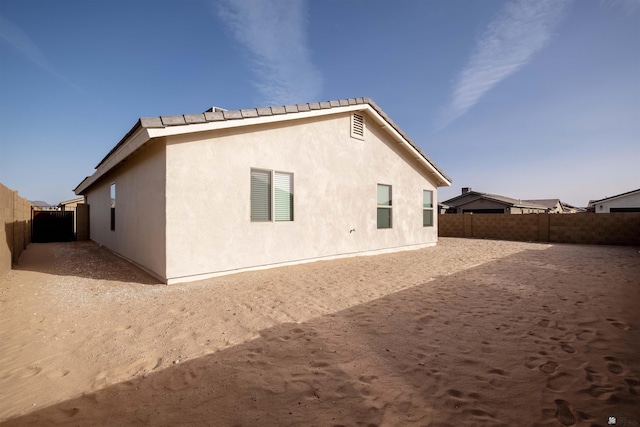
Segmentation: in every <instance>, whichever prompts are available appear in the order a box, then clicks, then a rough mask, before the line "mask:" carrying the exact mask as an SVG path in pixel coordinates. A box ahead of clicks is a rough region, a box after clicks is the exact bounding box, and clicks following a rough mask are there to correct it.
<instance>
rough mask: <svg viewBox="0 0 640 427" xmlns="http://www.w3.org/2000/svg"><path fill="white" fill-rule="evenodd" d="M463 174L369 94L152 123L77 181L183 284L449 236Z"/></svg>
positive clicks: (153, 269) (99, 232)
mask: <svg viewBox="0 0 640 427" xmlns="http://www.w3.org/2000/svg"><path fill="white" fill-rule="evenodd" d="M450 184H451V179H450V178H449V177H448V176H447V175H446V174H445V173H444V172H443V171H442V170H441V169H440V168H439V167H438V166H437V165H436V164H435V163H434V162H433V161H432V160H431V159H430V158H429V157H428V156H427V155H426V154H425V153H424V152H422V150H420V148H419V147H418V146H417V145H416V144H415V143H414V142H413V141H411V139H410V138H409V137H408V136H407V135H406V134H405V133H404V132H403V131H402V130H401V129H400V128H399V127H398V126H397V125H396V124H395V123H394V122H393V121H392V120H391V119H390V118H389V117H388V116H387V115H386V114H385V113H384V112H383V111H382V110H381V109H380V108H379V107H378V106H377V105H376V104H375V103H374V102H373V101H372V100H370V99H368V98H351V99H345V100H339V101H329V102H320V103H308V104H296V105H288V106H282V107H268V108H257V109H256V108H254V109H246V110H231V111H227V110H223V109H220V108H217V107H214V108H211V109H210V110H208V111H206V112H204V113H202V114H185V115H182V116H162V117H155V118H142V119H140V120H138V122H137V123H136V124H135V125H134V126H133V128H132V129H131V130H130V131H129V132H128V133H127V134H126V135H125V136H124V138H123V139H122V140H121V141H120V142H119V143H118V144H116V146H115V147H114V148H113V149H112V150H111V151H110V152H109V153H108V154H107V156H106V157H105V158H104V159H103V160H102V161H101V162H100V163H99V164H98V165H97V166H96V170H95V172H94V173H93V175H91V176H90V177H87V178H85V179H84V180H83V181H82V182H81V183H80V184H79V185H78V186H77V187H76V189H75V193H76V194H77V195H83V196H84V197H85V200H86V203H87V204H88V205H89V222H90V229H89V234H90V238H91V240H93V241H95V242H97V243H99V244H101V245H104V246H105V247H107V248H108V249H110V250H112V251H113V252H115V253H117V254H119V255H120V256H122V257H124V258H126V259H129V260H130V261H132V262H134V263H136V264H137V265H139V266H141V267H142V268H144V269H145V270H146V271H148V272H149V273H150V274H152V275H154V276H155V277H157V278H158V279H160V280H161V281H163V282H165V283H168V284H171V283H179V282H186V281H191V280H200V279H204V278H208V277H213V276H218V275H222V274H228V273H234V272H239V271H246V270H253V269H260V268H268V267H273V266H280V265H287V264H295V263H302V262H308V261H314V260H319V259H331V258H338V257H345V256H353V255H365V254H377V253H383V252H389V251H399V250H406V249H417V248H422V247H426V246H432V245H435V244H436V242H437V238H438V236H437V230H438V227H437V220H438V219H437V212H436V213H435V214H434V207H435V206H437V203H438V197H437V190H438V187H442V186H449V185H450Z"/></svg>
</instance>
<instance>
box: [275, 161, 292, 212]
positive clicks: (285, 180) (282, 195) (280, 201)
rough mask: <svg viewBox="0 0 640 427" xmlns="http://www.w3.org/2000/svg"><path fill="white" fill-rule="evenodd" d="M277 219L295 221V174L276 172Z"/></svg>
mask: <svg viewBox="0 0 640 427" xmlns="http://www.w3.org/2000/svg"><path fill="white" fill-rule="evenodd" d="M273 176H274V181H275V219H276V221H293V174H291V173H283V172H274V174H273Z"/></svg>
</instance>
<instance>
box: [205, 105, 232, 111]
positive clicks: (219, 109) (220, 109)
mask: <svg viewBox="0 0 640 427" xmlns="http://www.w3.org/2000/svg"><path fill="white" fill-rule="evenodd" d="M223 111H227V110H225V109H224V108H220V107H216V106H215V105H214V106H213V107H211V108H209V109H208V110H207V111H205V113H222V112H223Z"/></svg>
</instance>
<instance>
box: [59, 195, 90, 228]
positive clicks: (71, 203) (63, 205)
mask: <svg viewBox="0 0 640 427" xmlns="http://www.w3.org/2000/svg"><path fill="white" fill-rule="evenodd" d="M81 203H84V197H76V198H75V199H71V200H65V201H64V202H60V203H58V209H59V210H61V211H66V212H73V234H74V235H75V234H76V233H77V231H78V230H77V226H78V214H77V211H76V207H77V206H78V205H79V204H81Z"/></svg>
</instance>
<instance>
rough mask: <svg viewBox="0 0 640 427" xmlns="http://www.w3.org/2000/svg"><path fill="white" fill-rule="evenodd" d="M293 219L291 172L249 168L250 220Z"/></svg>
mask: <svg viewBox="0 0 640 427" xmlns="http://www.w3.org/2000/svg"><path fill="white" fill-rule="evenodd" d="M272 218H275V220H276V221H293V174H292V173H286V172H273V171H270V170H262V169H251V221H253V222H268V221H271V220H272Z"/></svg>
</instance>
